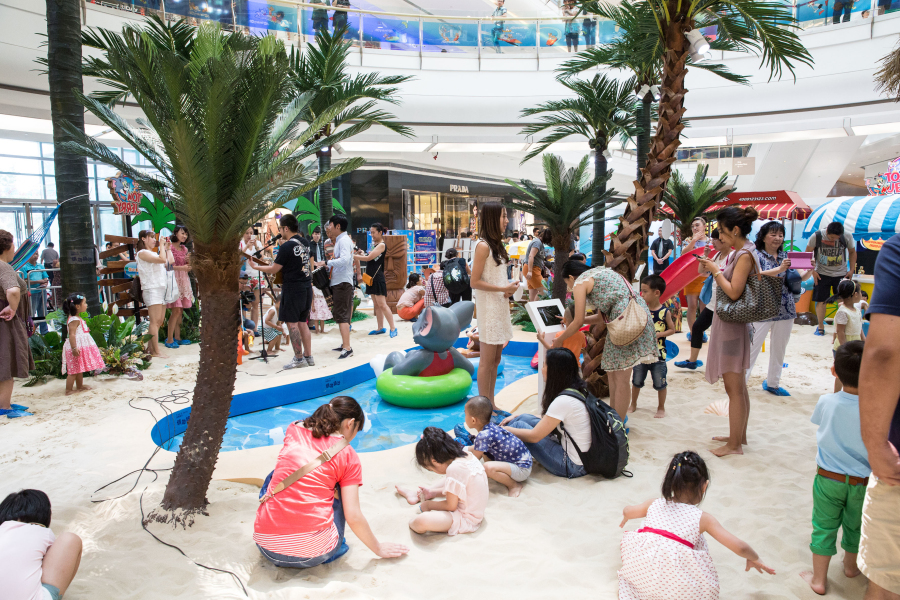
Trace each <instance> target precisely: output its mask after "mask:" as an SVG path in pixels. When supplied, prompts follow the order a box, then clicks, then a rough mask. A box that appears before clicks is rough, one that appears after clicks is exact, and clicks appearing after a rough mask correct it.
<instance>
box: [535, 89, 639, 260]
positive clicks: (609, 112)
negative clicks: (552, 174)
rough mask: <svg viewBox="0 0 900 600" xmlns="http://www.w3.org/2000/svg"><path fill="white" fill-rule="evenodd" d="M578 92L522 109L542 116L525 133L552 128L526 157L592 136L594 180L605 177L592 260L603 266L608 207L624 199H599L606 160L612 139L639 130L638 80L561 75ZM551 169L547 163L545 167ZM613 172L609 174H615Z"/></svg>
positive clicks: (597, 208) (624, 137)
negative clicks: (567, 140) (634, 91)
mask: <svg viewBox="0 0 900 600" xmlns="http://www.w3.org/2000/svg"><path fill="white" fill-rule="evenodd" d="M557 79H558V81H559V82H560V83H561V84H563V85H564V86H565V87H566V88H568V90H569V91H570V92H572V94H573V96H572V97H571V98H565V99H563V100H551V101H549V102H544V103H543V104H539V105H538V106H535V107H533V108H526V109H525V110H523V111H522V116H523V117H530V116H533V115H540V119H539V120H538V122H537V123H535V124H533V125H529V126H527V127H525V128H524V129H522V132H521V133H522V134H523V135H535V134H537V133H541V132H544V131H547V130H550V133H549V135H547V136H546V137H544V138H543V139H542V140H541V141H540V142H538V143H537V144H535V146H534V148H533V149H532V150H531V151H530V152H529V153H528V154H527V155H526V156H525V158H524V159H523V160H522V162H525V161H526V160H529V159H531V158H533V157H535V156H537V155H538V154H540V153H541V152H544V151H545V150H546V149H547V148H548V147H550V146H551V145H552V144H553V143H555V142H558V141H560V140H562V139H564V138H566V137H568V136H570V135H581V136H584V137H586V138H587V139H588V145H589V146H590V148H591V150H593V151H594V179H595V180H596V181H600V182H602V183H601V184H600V185H598V186H597V187H596V189H595V193H596V195H597V201H596V202H594V204H593V209H594V217H593V224H594V241H593V246H592V248H591V264H593V265H595V266H597V265H602V264H603V260H604V254H603V253H604V240H605V238H606V211H607V209H609V208H611V207H613V206H615V205H616V204H619V201H615V200H612V197H611V196H609V197H608V198H609V199H608V200H605V201H603V202H600V201H599V199H600V197H601V196H603V194H604V192H605V189H606V187H605V186H606V181H608V180H609V177H608V176H607V162H606V151H607V150H606V149H607V147H608V146H609V142H610V141H612V139H613V138H620V139H621V140H622V141H623V143H624V142H625V141H626V140H628V139H630V138H631V137H632V136H633V135H635V134H636V133H637V132H638V128H637V125H636V124H635V116H634V115H635V109H634V107H635V105H636V102H635V98H634V96H633V95H632V92H631V90H632V88H633V87H634V82H633V81H631V80H629V81H625V82H623V83H619V82H617V81H616V80H614V79H609V78H607V77H606V76H605V75H600V74H598V75H595V76H594V78H593V79H591V80H590V81H584V80H581V79H577V78H567V77H559V78H557ZM545 169H546V166H545ZM611 174H612V173H611V172H610V176H611Z"/></svg>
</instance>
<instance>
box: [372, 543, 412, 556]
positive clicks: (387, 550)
mask: <svg viewBox="0 0 900 600" xmlns="http://www.w3.org/2000/svg"><path fill="white" fill-rule="evenodd" d="M407 552H409V548H407V547H406V546H404V545H402V544H392V543H391V542H383V543H381V544H378V552H376V553H375V554H377V555H378V556H380V557H381V558H397V557H398V556H403V555H404V554H406V553H407Z"/></svg>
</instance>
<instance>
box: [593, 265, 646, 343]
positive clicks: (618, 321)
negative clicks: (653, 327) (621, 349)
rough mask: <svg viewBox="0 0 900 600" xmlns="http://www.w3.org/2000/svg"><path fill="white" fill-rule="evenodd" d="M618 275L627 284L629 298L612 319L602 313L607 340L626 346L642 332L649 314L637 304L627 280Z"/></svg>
mask: <svg viewBox="0 0 900 600" xmlns="http://www.w3.org/2000/svg"><path fill="white" fill-rule="evenodd" d="M619 277H622V279H623V280H624V281H625V285H626V286H628V293H629V295H630V297H631V299H630V300H629V301H628V305H627V306H626V307H625V310H623V311H622V314H620V315H619V316H618V317H616V318H615V319H612V320H609V319H607V318H606V315H603V321H604V322H605V323H606V329H607V330H608V333H607V338H609V341H611V342H612V343H613V344H615V345H616V346H627V345H628V344H630V343H632V342H634V341H635V340H636V339H638V338H639V337H640V336H641V334H642V333H644V330H645V329H646V328H647V321H648V320H649V319H650V315H648V314H647V311H646V310H645V309H644V307H642V306H641V305H640V304H638V301H637V296H636V295H635V293H634V290H633V289H632V287H631V284H630V283H628V280H627V279H625V277H623V276H622V275H621V274H619Z"/></svg>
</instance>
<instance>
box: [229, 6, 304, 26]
mask: <svg viewBox="0 0 900 600" xmlns="http://www.w3.org/2000/svg"><path fill="white" fill-rule="evenodd" d="M246 19H247V22H246V26H248V27H250V28H251V29H257V30H263V31H290V32H296V31H297V7H296V6H285V5H282V4H276V3H274V2H260V1H259V0H247V16H246ZM242 20H243V19H242Z"/></svg>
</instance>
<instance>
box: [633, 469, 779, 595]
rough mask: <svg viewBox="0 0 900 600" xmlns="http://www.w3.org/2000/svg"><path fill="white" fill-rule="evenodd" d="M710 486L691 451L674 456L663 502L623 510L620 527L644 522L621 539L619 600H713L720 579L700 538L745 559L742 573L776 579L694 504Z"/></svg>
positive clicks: (746, 547)
mask: <svg viewBox="0 0 900 600" xmlns="http://www.w3.org/2000/svg"><path fill="white" fill-rule="evenodd" d="M708 486H709V471H708V470H707V469H706V463H705V462H703V459H702V458H700V456H699V455H698V454H697V453H696V452H690V451H688V452H682V453H680V454H676V455H675V457H674V458H673V459H672V462H671V463H669V467H668V469H667V471H666V477H665V479H664V480H663V485H662V493H663V497H662V498H653V499H650V500H647V501H646V502H644V503H642V504H638V505H636V506H627V507H625V510H623V511H622V514H623V517H624V518H623V519H622V523H621V525H619V527H624V526H625V523H627V522H628V521H629V520H630V519H637V518H642V517H643V518H644V523H643V526H642V527H641V528H640V529H638V530H637V531H627V532H625V534H624V535H623V536H622V568H621V569H619V599H620V600H637V599H641V600H656V599H659V600H663V599H667V598H678V599H679V600H714V599H716V598H718V597H719V577H718V575H716V568H715V567H714V566H713V562H712V557H710V555H709V547H708V546H707V545H706V539H705V538H704V537H703V534H704V533H709V535H711V536H712V537H713V538H714V539H715V540H717V541H718V542H719V543H720V544H722V545H723V546H725V547H726V548H728V549H729V550H731V551H732V552H734V553H735V554H737V555H738V556H740V557H741V558H745V559H746V560H747V569H746V570H748V571H749V570H750V569H751V568H754V569H756V570H757V571H759V572H760V573H762V572H766V573H769V574H770V575H774V574H775V570H774V569H771V568H769V567H767V566H766V565H764V564H763V563H762V561H761V560H760V559H759V555H757V554H756V552H754V551H753V548H751V547H750V546H749V545H748V544H747V543H746V542H743V541H741V540H739V539H738V538H736V537H735V536H734V535H732V534H730V533H728V531H726V530H725V528H724V527H722V525H721V524H720V523H719V522H718V521H717V520H716V519H715V517H713V516H712V515H710V514H708V513H705V512H703V511H702V510H700V509H699V508H698V507H697V505H698V504H700V502H701V501H702V500H703V497H704V495H705V494H706V488H707V487H708Z"/></svg>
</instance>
